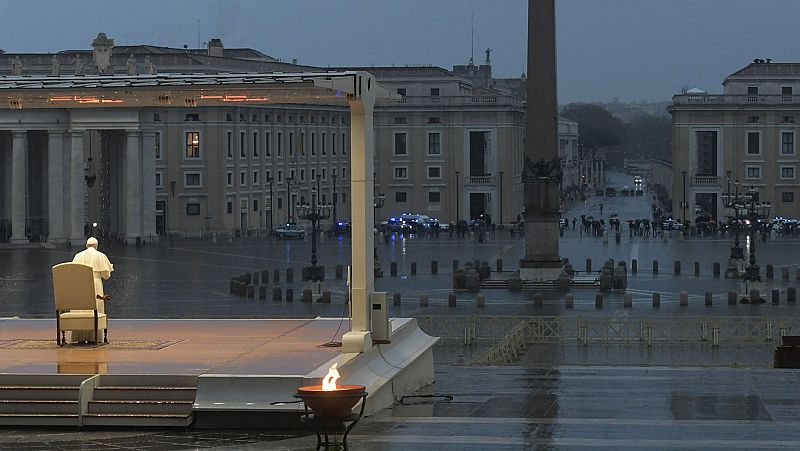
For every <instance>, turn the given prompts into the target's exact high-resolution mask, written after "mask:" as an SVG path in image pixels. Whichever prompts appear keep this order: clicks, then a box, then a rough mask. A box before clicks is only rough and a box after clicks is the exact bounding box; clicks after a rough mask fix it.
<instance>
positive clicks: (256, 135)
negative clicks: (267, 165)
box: [253, 132, 258, 158]
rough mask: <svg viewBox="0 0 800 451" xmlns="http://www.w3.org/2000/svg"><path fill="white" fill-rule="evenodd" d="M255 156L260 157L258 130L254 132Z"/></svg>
mask: <svg viewBox="0 0 800 451" xmlns="http://www.w3.org/2000/svg"><path fill="white" fill-rule="evenodd" d="M253 158H258V132H253Z"/></svg>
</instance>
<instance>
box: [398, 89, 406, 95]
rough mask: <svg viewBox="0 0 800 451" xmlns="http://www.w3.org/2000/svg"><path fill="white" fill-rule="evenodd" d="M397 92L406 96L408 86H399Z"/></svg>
mask: <svg viewBox="0 0 800 451" xmlns="http://www.w3.org/2000/svg"><path fill="white" fill-rule="evenodd" d="M397 93H398V94H400V95H401V96H403V97H405V96H406V88H397Z"/></svg>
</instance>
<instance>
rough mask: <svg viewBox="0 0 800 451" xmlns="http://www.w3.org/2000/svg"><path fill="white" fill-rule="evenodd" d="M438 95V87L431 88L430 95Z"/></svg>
mask: <svg viewBox="0 0 800 451" xmlns="http://www.w3.org/2000/svg"><path fill="white" fill-rule="evenodd" d="M438 95H439V88H431V97H437V96H438Z"/></svg>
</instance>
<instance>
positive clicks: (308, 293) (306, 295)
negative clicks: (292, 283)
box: [301, 288, 312, 302]
mask: <svg viewBox="0 0 800 451" xmlns="http://www.w3.org/2000/svg"><path fill="white" fill-rule="evenodd" d="M311 296H312V295H311V288H304V289H303V297H302V298H301V301H302V302H311Z"/></svg>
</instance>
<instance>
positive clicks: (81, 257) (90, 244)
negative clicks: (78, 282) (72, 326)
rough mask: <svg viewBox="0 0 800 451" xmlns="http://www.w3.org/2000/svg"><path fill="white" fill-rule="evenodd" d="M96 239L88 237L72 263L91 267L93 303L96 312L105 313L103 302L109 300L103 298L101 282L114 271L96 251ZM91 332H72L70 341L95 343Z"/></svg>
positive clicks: (103, 255) (102, 255)
mask: <svg viewBox="0 0 800 451" xmlns="http://www.w3.org/2000/svg"><path fill="white" fill-rule="evenodd" d="M97 244H98V243H97V238H95V237H89V239H88V240H86V250H85V251H82V252H78V253H77V254H75V257H74V258H73V259H72V262H73V263H83V264H84V265H89V266H91V267H92V272H93V274H94V293H95V302H96V303H97V312H98V313H105V310H106V309H105V301H107V300H108V299H109V298H107V297H106V296H105V292H104V291H103V280H108V279H109V278H110V277H111V273H112V272H113V271H114V265H112V264H111V262H110V261H109V260H108V257H107V256H106V254H104V253H102V252H100V251H98V250H97ZM92 333H93V331H90V330H86V331H74V332H72V339H73V340H74V341H95V338H93V337H92Z"/></svg>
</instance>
